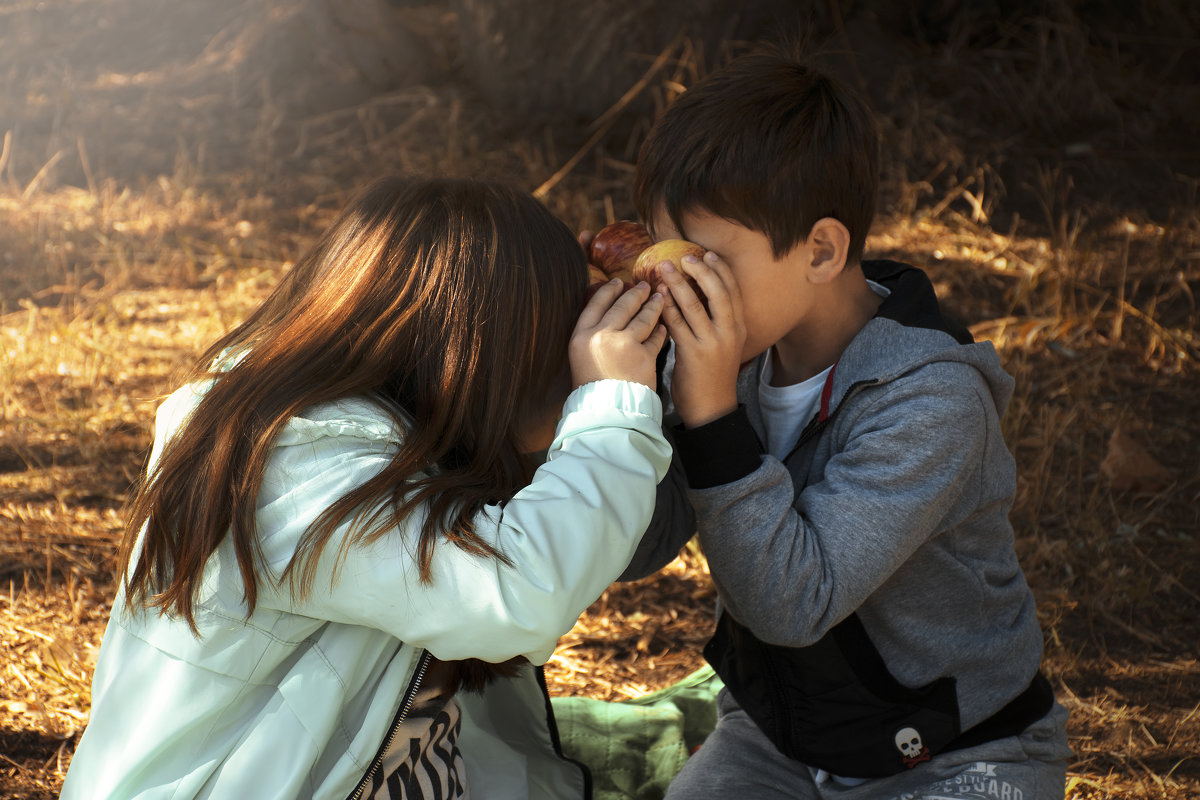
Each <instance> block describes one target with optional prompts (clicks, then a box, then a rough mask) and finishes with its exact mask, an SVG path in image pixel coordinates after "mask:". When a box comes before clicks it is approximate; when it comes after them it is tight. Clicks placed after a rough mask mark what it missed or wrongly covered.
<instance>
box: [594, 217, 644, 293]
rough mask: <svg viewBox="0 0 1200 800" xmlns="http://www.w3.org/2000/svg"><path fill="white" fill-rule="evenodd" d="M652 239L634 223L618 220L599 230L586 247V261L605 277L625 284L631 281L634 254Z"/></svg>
mask: <svg viewBox="0 0 1200 800" xmlns="http://www.w3.org/2000/svg"><path fill="white" fill-rule="evenodd" d="M652 244H654V240H653V239H651V238H650V234H649V232H647V230H646V229H645V228H644V227H642V226H641V225H639V224H638V223H636V222H630V221H629V220H622V221H620V222H614V223H613V224H612V225H606V226H605V227H603V228H601V229H600V231H599V232H598V233H597V234H596V236H595V238H594V239H592V244H591V247H589V248H588V261H589V262H590V263H592V264H595V265H596V266H597V267H599V268H600V269H601V270H602V271H603V272H604V274H605V275H607V276H608V277H609V278H621V279H622V280H624V281H625V282H626V283H628V284H632V283H635V281H634V280H633V265H634V263H635V262H636V261H637V258H638V255H639V254H640V253H641V252H642V251H643V250H645V249H646V248H647V247H649V246H650V245H652Z"/></svg>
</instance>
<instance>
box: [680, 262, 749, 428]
mask: <svg viewBox="0 0 1200 800" xmlns="http://www.w3.org/2000/svg"><path fill="white" fill-rule="evenodd" d="M684 261H685V264H686V266H685V267H684V269H685V270H686V271H687V273H688V275H690V276H691V277H692V279H693V280H694V281H696V283H697V284H699V286H700V290H701V291H702V292H704V294H705V296H706V297H707V299H708V310H707V311H706V310H705V308H704V304H703V303H702V302H701V301H700V298H699V297H697V296H696V292H695V290H693V289H692V287H691V286H689V285H688V282H687V280H686V279H685V278H684V276H683V275H682V274H681V273H680V272H679V270H677V269H676V268H675V266H674V265H673V264H671V263H669V262H664V263H663V264H662V265H661V266H660V271H661V274H662V278H663V284H664V285H663V287H661V288H660V291H662V293H663V294H664V295H666V296H667V298H668V299H667V303H666V307H665V308H664V309H663V313H662V320H663V322H664V323H666V326H667V330H668V331H669V332H670V334H671V339H672V340H673V341H674V342H675V372H674V376H673V377H672V379H671V399H672V400H673V401H674V403H675V410H676V411H677V412H678V413H679V417H680V419H682V420H683V424H684V425H685V426H686V427H688V428H696V427H699V426H701V425H704V424H705V423H708V422H712V421H713V420H715V419H719V418H721V417H723V416H725V415H726V414H728V413H730V412H731V411H733V410H735V409H736V408H737V404H738V401H737V375H738V369H739V368H740V367H741V359H742V348H743V347H744V346H745V342H746V324H745V320H744V319H743V317H742V294H741V289H740V288H739V287H738V284H737V281H736V280H734V277H733V273H732V272H731V271H730V269H729V265H728V264H726V263H725V262H724V261H722V260H721V257H720V256H718V255H717V254H716V253H713V252H711V251H709V252H708V253H705V255H704V260H703V261H701V260H700V259H697V258H696V257H695V256H685V257H684Z"/></svg>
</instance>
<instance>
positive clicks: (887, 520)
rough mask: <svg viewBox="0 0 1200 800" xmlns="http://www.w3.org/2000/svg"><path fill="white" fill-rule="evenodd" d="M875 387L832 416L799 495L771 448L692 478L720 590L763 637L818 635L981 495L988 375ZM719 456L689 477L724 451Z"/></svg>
mask: <svg viewBox="0 0 1200 800" xmlns="http://www.w3.org/2000/svg"><path fill="white" fill-rule="evenodd" d="M966 369H969V368H966ZM972 372H974V371H973V370H972ZM868 391H869V392H870V394H866V393H864V396H862V397H861V398H859V400H860V402H857V403H855V404H854V408H847V409H845V413H844V416H842V417H840V418H838V419H837V420H836V427H835V429H834V430H833V432H832V435H833V436H834V438H835V440H836V443H835V445H834V448H835V450H836V452H835V454H834V455H833V456H832V457H831V458H830V459H829V461H828V462H827V463H826V464H825V469H824V474H823V475H822V476H820V478H819V480H817V481H815V482H813V483H810V484H809V485H807V486H804V487H802V489H801V490H800V491H799V494H798V495H797V489H796V488H795V487H794V484H793V479H792V476H791V474H790V473H789V472H788V470H787V469H786V468H785V467H784V465H783V464H782V463H780V462H779V461H778V460H777V459H775V458H773V457H769V456H768V457H761V461H760V465H759V466H758V468H757V469H754V470H753V471H750V472H745V471H744V470H743V473H742V475H741V477H738V478H736V479H735V480H732V481H731V482H728V483H724V484H720V485H709V487H708V488H693V491H692V493H691V496H692V500H693V503H694V505H695V506H696V512H697V519H698V522H699V535H700V541H701V544H702V545H703V547H704V551H705V554H706V555H707V557H708V562H709V568H710V569H711V571H712V575H713V579H714V582H715V583H716V585H717V588H718V590H719V593H720V597H721V600H722V602H723V603H724V604H725V605H726V607H727V608H728V609H729V611H730V612H731V613H732V614H733V615H734V617H736V618H737V619H738V620H739V621H740V622H742V624H745V625H747V626H749V627H750V628H751V630H753V631H754V633H755V635H756V636H758V637H759V638H761V639H763V640H764V641H768V642H771V643H774V644H782V645H790V646H805V645H808V644H811V643H813V642H815V641H817V640H818V639H820V638H821V636H823V635H824V634H825V633H826V632H827V631H828V630H829V629H830V628H832V627H833V626H834V625H836V624H837V623H838V622H840V621H841V620H842V619H844V618H845V617H847V616H848V615H849V614H850V613H852V612H853V611H854V610H855V609H857V608H858V607H859V606H860V605H861V604H862V602H863V601H864V600H865V599H866V598H867V597H868V596H869V595H870V594H871V593H872V592H874V591H875V589H876V588H878V587H879V586H880V585H881V584H882V583H883V582H884V581H886V580H887V579H888V577H889V576H890V575H892V574H893V572H894V571H895V570H896V569H897V568H899V567H900V565H902V564H903V563H904V562H905V560H907V559H908V558H909V557H910V556H911V555H912V554H913V552H915V551H916V549H917V548H919V547H920V546H921V545H922V544H923V543H924V542H926V541H927V540H928V539H929V538H930V537H932V536H934V535H935V534H936V533H937V532H938V531H939V530H942V529H943V528H944V527H945V526H946V525H947V524H950V523H948V519H949V518H950V517H951V516H952V515H953V514H954V513H957V511H956V509H959V508H964V507H970V503H971V502H972V500H971V498H974V497H977V496H978V495H979V480H980V478H979V476H980V470H979V464H980V463H981V459H982V450H983V448H984V447H985V446H986V440H987V436H986V428H987V423H986V421H985V420H984V419H983V415H985V414H987V413H989V411H988V409H989V408H991V406H990V403H989V402H988V401H985V400H984V398H983V396H982V392H983V389H982V387H981V386H976V385H974V384H972V383H971V382H970V381H967V382H963V381H961V380H957V381H948V382H944V383H939V385H938V390H937V392H932V391H930V387H929V385H928V384H927V383H925V382H924V381H922V380H918V379H908V378H905V379H901V380H899V381H897V382H894V383H891V384H889V385H888V386H887V387H881V388H879V389H877V390H868ZM990 413H992V414H993V415H994V414H995V412H994V410H992V411H991V412H990ZM752 441H753V440H752ZM690 444H692V445H695V444H696V443H695V442H691V443H690ZM746 446H749V445H746ZM712 456H713V454H711V453H709V454H707V456H706V458H705V460H706V461H707V462H708V463H709V466H708V467H707V468H706V467H704V466H703V465H697V470H698V471H699V475H698V477H697V478H696V479H695V480H693V484H695V483H696V482H697V481H700V482H703V479H704V477H705V476H707V475H709V474H710V473H711V471H712V470H713V469H716V468H718V467H715V466H713V465H714V464H715V465H720V464H723V463H727V462H728V459H720V458H715V459H714V458H713V457H712ZM685 458H686V455H685ZM964 496H966V497H965V499H966V502H965V503H964V502H963V500H964Z"/></svg>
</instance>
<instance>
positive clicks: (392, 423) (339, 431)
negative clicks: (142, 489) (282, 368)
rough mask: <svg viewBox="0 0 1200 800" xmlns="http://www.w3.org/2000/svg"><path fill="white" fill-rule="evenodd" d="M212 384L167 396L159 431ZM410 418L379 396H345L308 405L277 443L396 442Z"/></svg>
mask: <svg viewBox="0 0 1200 800" xmlns="http://www.w3.org/2000/svg"><path fill="white" fill-rule="evenodd" d="M212 384H213V379H211V378H210V379H205V380H200V381H195V382H193V383H188V384H185V385H184V386H181V387H180V388H178V389H176V390H175V391H174V392H172V393H171V394H170V395H168V396H167V397H166V398H165V399H164V400H163V401H162V403H161V404H160V405H159V407H158V412H157V415H156V423H157V427H158V429H159V431H160V433H166V434H169V433H170V432H172V431H175V430H178V429H179V428H180V427H182V426H183V425H184V424H186V422H187V418H188V416H190V415H191V413H192V412H193V411H194V410H195V409H196V407H197V406H199V404H200V403H201V401H203V399H204V396H205V394H206V393H207V392H208V390H209V388H210V387H211V386H212ZM409 422H410V417H409V416H408V415H407V414H406V413H405V412H404V411H403V410H402V409H400V408H399V407H398V406H396V405H394V404H389V403H387V402H386V401H385V400H383V399H381V398H372V397H365V396H364V397H344V398H340V399H338V400H333V401H330V402H326V403H320V404H318V405H313V406H309V407H308V408H305V409H304V410H303V411H301V412H300V413H299V414H297V415H296V416H294V417H292V418H291V419H289V420H288V421H287V423H285V425H284V427H283V430H282V431H280V433H279V436H278V437H277V438H276V441H275V444H276V446H288V445H300V444H306V443H310V442H315V441H317V440H320V439H339V438H349V439H366V440H371V441H376V442H384V443H388V444H393V443H394V444H398V443H399V442H400V441H401V440H402V439H403V432H404V425H405V424H407V423H409Z"/></svg>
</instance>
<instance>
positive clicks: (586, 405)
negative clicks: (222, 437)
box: [257, 381, 671, 663]
mask: <svg viewBox="0 0 1200 800" xmlns="http://www.w3.org/2000/svg"><path fill="white" fill-rule="evenodd" d="M661 415H662V408H661V402H660V401H659V399H658V397H657V396H656V395H655V394H654V393H653V392H652V391H651V390H649V389H648V388H646V387H644V386H640V385H638V384H633V383H627V382H624V381H600V382H597V383H593V384H588V385H587V386H584V387H581V388H579V389H577V390H576V391H575V392H574V393H572V395H571V397H570V398H568V400H567V404H566V406H565V408H564V414H563V418H562V420H561V422H560V423H559V428H558V431H557V435H556V438H555V441H554V443H553V444H552V445H551V447H550V450H549V453H548V460H547V461H546V463H545V464H543V465H542V466H541V467H540V468H539V469H538V471H537V473H536V475H535V477H534V479H533V481H532V482H531V483H530V484H529V485H528V486H527V487H525V488H524V489H522V490H521V491H519V492H518V493H517V494H516V495H515V496H514V497H513V498H512V499H511V500H510V501H508V502H507V503H506V504H504V505H503V506H502V507H501V506H498V505H497V506H489V507H487V508H486V509H484V511H483V512H481V514H480V515H479V517H478V518H477V519H476V532H477V533H478V535H479V536H480V537H481V538H483V539H484V540H485V541H487V542H488V543H490V544H492V545H494V546H496V547H497V548H498V549H499V550H500V551H501V552H503V553H504V554H505V555H506V556H507V557H508V560H509V562H510V563H509V564H507V565H506V564H504V563H502V562H500V561H498V560H496V559H493V558H487V557H481V556H476V555H472V554H470V553H467V552H466V551H464V550H462V549H461V548H459V547H457V546H454V545H452V544H450V543H447V542H444V541H443V542H439V543H438V545H437V546H435V548H434V555H433V563H432V571H433V579H432V581H430V582H422V581H420V580H419V579H418V574H417V564H416V557H415V555H416V542H417V531H418V530H419V527H420V523H421V520H420V519H416V518H410V519H409V520H407V521H406V524H405V526H404V529H403V530H397V531H395V532H394V533H393V534H391V535H385V536H382V537H380V538H379V539H378V540H377V541H376V542H374V543H373V544H371V545H369V546H366V547H352V548H347V549H346V551H345V552H344V553H343V554H342V557H341V562H340V563H337V555H338V549H339V548H338V546H337V545H338V542H337V541H331V543H330V545H329V546H328V547H326V548H325V550H324V551H323V553H322V555H321V557H320V559H319V562H318V564H319V569H318V572H317V577H316V580H315V582H314V584H313V588H312V591H311V592H310V593H309V594H308V595H307V596H306V597H305V598H304V599H302V600H300V601H296V600H294V599H293V598H292V596H291V594H290V592H289V591H288V587H287V586H286V585H285V586H282V587H276V588H275V589H274V590H273V591H269V592H267V593H266V595H267V596H266V597H262V598H260V603H266V604H269V603H276V604H279V607H283V608H286V609H288V610H289V611H292V612H294V613H299V614H304V615H308V616H311V617H314V618H316V619H323V620H330V621H336V622H341V623H349V624H357V625H365V626H370V627H375V628H380V629H383V630H386V631H388V632H389V633H391V634H393V635H394V636H396V637H397V638H398V639H401V640H403V641H405V642H407V643H409V644H412V645H415V646H419V647H426V648H428V649H429V650H430V651H431V652H432V653H433V654H434V655H435V656H437V657H438V658H441V659H446V660H450V659H461V658H480V659H484V660H487V661H494V662H498V661H504V660H507V659H509V658H512V657H514V656H518V655H523V656H525V657H527V658H528V659H530V660H531V661H533V662H534V663H542V662H544V661H545V660H546V659H547V658H548V657H549V656H550V655H551V653H552V652H553V649H554V645H555V643H556V641H557V639H558V637H559V636H561V635H562V634H564V633H566V632H567V631H568V630H570V628H571V627H572V625H574V623H575V621H576V619H577V618H578V616H579V614H581V613H582V612H583V611H584V610H585V609H586V608H587V606H588V605H590V604H591V603H592V602H593V601H594V600H595V599H596V598H597V597H598V596H599V595H600V593H601V592H603V590H604V589H605V587H607V586H608V585H609V584H610V583H611V582H612V581H613V580H614V579H615V578H616V577H617V576H618V575H619V574H620V573H621V571H622V570H623V569H624V568H625V566H626V565H627V564H628V563H629V560H630V558H631V556H632V555H633V552H634V550H635V548H636V546H637V544H638V541H639V539H640V538H641V535H642V533H643V532H644V531H645V530H646V526H647V524H648V523H649V521H650V517H651V513H652V512H653V510H654V501H655V487H656V485H657V484H658V482H659V481H660V480H661V479H662V478H663V476H664V475H665V473H666V471H667V467H668V465H669V463H670V460H671V448H670V446H669V445H668V443H667V442H666V440H665V439H664V437H663V434H662V424H661V419H662V416H661ZM330 424H334V423H330ZM335 434H336V435H334V436H332V438H331V440H330V441H328V442H325V441H324V440H323V439H320V438H313V437H312V436H308V437H304V438H305V439H307V441H297V442H296V443H295V444H293V445H290V446H287V447H282V448H279V451H280V452H279V453H278V454H277V456H276V458H275V459H274V462H273V466H272V467H271V468H269V473H270V474H269V476H268V477H269V478H270V479H271V480H272V481H275V482H276V484H272V485H278V486H279V487H283V488H281V489H280V490H279V491H275V490H274V489H271V490H270V491H269V494H268V496H269V498H270V499H269V500H268V502H266V503H265V504H264V505H262V506H260V508H259V512H258V518H257V519H258V524H259V530H260V538H261V541H262V542H263V551H264V556H265V558H266V560H267V561H268V563H269V564H270V565H271V566H272V568H273V569H275V571H276V574H279V573H281V572H282V570H283V568H284V567H286V565H287V563H288V562H289V561H290V559H291V557H292V554H293V553H294V552H295V546H296V543H297V541H298V540H299V537H300V536H302V535H303V532H304V530H305V529H306V528H307V526H308V525H309V524H311V522H312V521H313V520H314V519H315V518H316V516H317V515H318V514H319V513H320V511H321V510H322V509H323V508H325V507H327V506H328V505H329V504H330V503H331V502H333V501H334V500H336V499H337V498H338V497H340V496H342V495H344V494H345V493H346V491H348V490H350V489H351V488H353V486H355V485H357V484H358V483H361V482H362V480H364V479H365V478H366V477H368V476H369V475H371V474H374V473H375V472H376V471H378V470H379V469H380V468H382V466H383V465H384V464H385V463H386V462H387V460H388V459H389V455H388V454H387V453H386V452H381V451H380V448H379V445H378V440H377V437H375V436H365V437H357V438H356V437H355V436H352V435H350V433H349V431H347V430H340V431H335ZM264 483H266V481H264ZM265 583H267V582H266V581H264V584H265ZM264 588H265V587H264Z"/></svg>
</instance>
